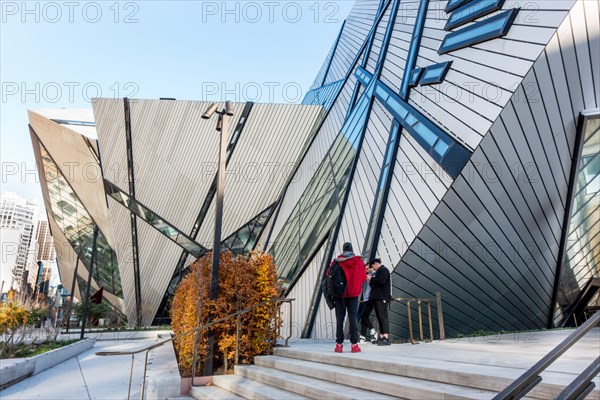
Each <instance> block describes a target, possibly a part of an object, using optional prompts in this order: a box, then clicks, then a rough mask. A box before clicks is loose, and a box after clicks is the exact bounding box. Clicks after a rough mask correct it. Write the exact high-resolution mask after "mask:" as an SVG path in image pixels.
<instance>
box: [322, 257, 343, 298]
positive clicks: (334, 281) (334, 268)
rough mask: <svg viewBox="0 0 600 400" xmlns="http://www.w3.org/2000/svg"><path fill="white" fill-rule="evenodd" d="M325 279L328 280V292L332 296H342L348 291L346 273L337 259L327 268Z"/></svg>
mask: <svg viewBox="0 0 600 400" xmlns="http://www.w3.org/2000/svg"><path fill="white" fill-rule="evenodd" d="M325 280H326V282H327V294H328V295H329V296H332V297H342V295H343V294H344V292H345V291H346V285H347V281H346V274H345V273H344V270H343V268H342V266H341V265H340V264H339V263H338V262H337V260H334V261H333V263H332V264H331V266H330V267H329V269H328V270H327V274H326V275H325Z"/></svg>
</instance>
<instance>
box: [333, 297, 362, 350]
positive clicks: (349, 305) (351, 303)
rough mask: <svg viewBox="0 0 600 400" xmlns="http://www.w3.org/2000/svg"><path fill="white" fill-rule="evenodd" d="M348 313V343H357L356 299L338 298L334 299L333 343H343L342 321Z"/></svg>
mask: <svg viewBox="0 0 600 400" xmlns="http://www.w3.org/2000/svg"><path fill="white" fill-rule="evenodd" d="M346 311H348V320H349V322H350V342H351V343H358V324H357V313H358V297H340V298H337V299H335V319H336V326H335V341H336V342H337V343H343V342H344V319H345V318H346Z"/></svg>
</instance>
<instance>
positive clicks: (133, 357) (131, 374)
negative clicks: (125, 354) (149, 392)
mask: <svg viewBox="0 0 600 400" xmlns="http://www.w3.org/2000/svg"><path fill="white" fill-rule="evenodd" d="M134 361H135V354H132V355H131V367H130V368H129V388H128V389H127V400H129V399H131V379H132V378H133V362H134Z"/></svg>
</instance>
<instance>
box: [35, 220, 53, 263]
mask: <svg viewBox="0 0 600 400" xmlns="http://www.w3.org/2000/svg"><path fill="white" fill-rule="evenodd" d="M35 237H36V260H37V261H52V260H54V258H55V257H56V253H55V251H54V240H53V239H52V235H51V233H50V226H49V225H48V221H47V220H45V219H41V218H40V220H39V221H38V225H37V230H36V235H35Z"/></svg>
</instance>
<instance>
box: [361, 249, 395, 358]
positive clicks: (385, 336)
mask: <svg viewBox="0 0 600 400" xmlns="http://www.w3.org/2000/svg"><path fill="white" fill-rule="evenodd" d="M369 264H370V265H371V268H373V269H374V270H375V274H374V275H372V276H371V275H369V276H367V280H368V281H369V285H370V286H371V294H370V296H369V302H372V305H373V308H374V309H375V316H376V317H377V323H378V325H379V339H378V341H377V345H378V346H389V345H390V340H389V333H390V320H389V317H388V304H389V302H390V300H391V299H392V295H391V283H390V271H389V270H388V269H387V268H386V267H385V266H384V265H382V264H381V260H380V259H379V258H374V259H373V260H371V262H370V263H369Z"/></svg>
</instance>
